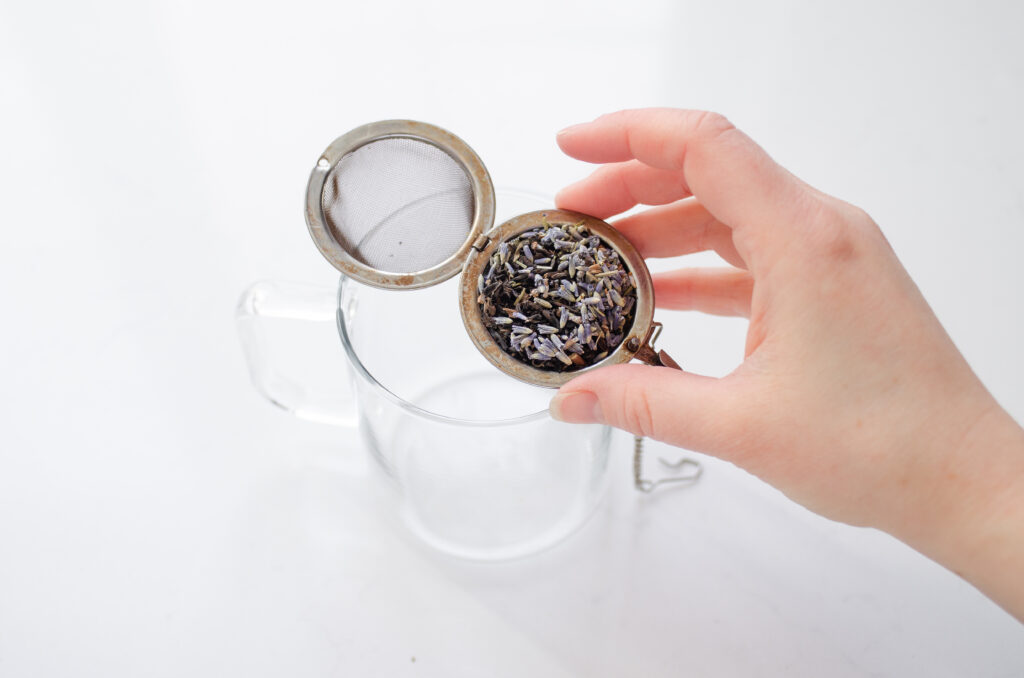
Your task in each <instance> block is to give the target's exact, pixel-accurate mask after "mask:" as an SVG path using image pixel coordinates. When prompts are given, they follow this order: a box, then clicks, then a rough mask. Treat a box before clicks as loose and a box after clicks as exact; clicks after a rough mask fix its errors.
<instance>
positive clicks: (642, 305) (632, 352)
mask: <svg viewBox="0 0 1024 678" xmlns="http://www.w3.org/2000/svg"><path fill="white" fill-rule="evenodd" d="M545 220H546V221H547V222H548V223H550V224H579V223H581V222H582V224H583V225H584V226H586V227H587V228H588V229H589V230H590V232H591V233H593V234H594V235H596V236H598V237H599V238H601V239H602V240H603V241H604V242H605V243H606V244H608V245H609V246H610V247H612V248H613V249H615V251H617V252H618V253H619V256H620V257H622V260H623V261H624V262H625V263H626V266H627V267H628V268H629V271H630V272H631V273H632V274H633V279H634V280H635V282H636V310H635V311H634V313H633V324H632V325H631V326H630V328H629V332H627V333H626V334H625V335H624V336H623V337H622V342H621V343H620V344H619V345H618V347H616V349H615V350H614V351H612V352H611V353H610V354H608V356H607V357H605V358H604V359H603V360H600V361H598V362H596V363H594V364H593V365H588V366H587V367H583V368H580V369H578V370H572V371H570V372H555V371H551V370H542V369H539V368H536V367H533V366H531V365H528V364H526V363H524V362H521V361H519V360H517V359H516V358H514V357H512V356H511V355H509V354H508V353H506V352H505V351H504V350H503V349H502V348H501V347H500V346H499V345H498V344H497V342H495V341H494V339H492V338H491V335H490V333H489V332H488V331H487V328H486V327H484V322H483V317H482V315H481V312H480V303H479V301H478V295H479V293H478V291H477V284H476V281H477V277H478V276H479V275H480V274H481V273H482V272H483V268H484V266H485V265H486V264H487V262H488V260H490V258H491V255H492V254H494V252H495V250H496V249H497V248H498V246H499V245H500V244H501V243H502V242H504V241H506V240H508V239H510V238H514V237H515V236H517V235H519V234H520V233H524V232H526V231H529V230H530V229H532V228H536V227H537V226H540V225H541V224H542V223H543V222H544V221H545ZM459 310H460V311H461V313H462V321H463V323H464V324H465V326H466V330H467V331H468V332H469V337H470V339H471V340H472V341H473V344H474V345H475V346H476V347H477V349H479V351H480V353H482V354H483V356H484V357H485V358H486V359H487V360H488V361H490V362H491V363H492V364H493V365H494V366H495V367H497V368H498V369H500V370H501V371H502V372H504V373H505V374H508V375H509V376H512V377H515V378H516V379H519V380H520V381H524V382H526V383H529V384H534V385H537V386H548V387H552V388H557V387H559V386H561V385H562V384H565V383H567V382H569V381H570V380H572V379H574V378H576V377H578V376H579V375H581V374H584V373H586V372H590V371H592V370H596V369H598V368H600V367H604V366H606V365H617V364H620V363H627V362H629V361H630V360H632V359H633V358H634V357H635V356H636V354H637V352H638V350H639V349H640V347H642V346H645V345H646V343H647V340H648V337H649V334H650V332H651V328H652V326H653V324H654V283H653V282H652V280H651V273H650V271H649V270H648V269H647V264H646V263H645V262H644V259H643V257H642V256H641V255H640V252H638V251H637V249H636V248H635V247H634V246H633V244H632V243H630V242H629V240H627V239H626V237H625V236H624V235H622V233H620V232H619V231H617V230H616V229H615V228H613V227H612V226H610V225H609V224H608V223H606V222H604V221H602V220H601V219H598V218H597V217H592V216H590V215H587V214H582V213H580V212H572V211H570V210H559V209H550V210H539V211H536V212H527V213H526V214H520V215H519V216H516V217H513V218H511V219H509V220H508V221H506V222H504V223H503V224H501V225H500V226H498V227H496V228H494V229H492V230H491V231H489V232H487V233H485V234H484V235H483V236H482V237H480V238H478V239H477V241H476V242H474V243H473V247H472V248H471V250H470V252H469V255H468V257H467V259H466V263H465V266H463V269H462V280H461V283H460V286H459ZM631 347H635V348H631Z"/></svg>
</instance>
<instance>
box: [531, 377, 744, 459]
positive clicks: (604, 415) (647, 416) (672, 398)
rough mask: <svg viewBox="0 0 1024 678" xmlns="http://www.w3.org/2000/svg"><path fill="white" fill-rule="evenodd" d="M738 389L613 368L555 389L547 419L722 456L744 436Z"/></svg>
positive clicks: (729, 383)
mask: <svg viewBox="0 0 1024 678" xmlns="http://www.w3.org/2000/svg"><path fill="white" fill-rule="evenodd" d="M738 391H739V388H738V385H737V384H735V383H734V380H733V378H732V377H725V378H723V379H716V378H712V377H703V376H700V375H696V374H691V373H688V372H682V371H680V370H675V369H672V368H668V367H651V366H648V365H612V366H609V367H604V368H601V369H599V370H595V371H593V372H589V373H586V374H582V375H580V376H579V377H577V378H576V379H573V380H572V381H570V382H569V383H568V384H566V385H565V386H563V387H562V388H560V389H559V391H558V393H557V394H555V397H554V398H552V400H551V404H550V406H549V409H550V412H551V416H552V417H553V418H555V419H557V420H558V421H564V422H568V423H573V424H582V423H602V424H608V425H610V426H614V427H616V428H621V429H624V430H626V431H629V432H630V433H632V434H633V435H637V436H644V437H647V438H653V439H655V440H660V441H662V442H665V443H669V444H671V445H678V446H679V447H685V448H687V449H691V450H697V451H701V452H710V453H715V452H721V451H725V449H726V448H728V447H729V446H730V444H731V443H734V442H735V441H736V440H737V439H738V438H742V432H741V430H740V429H742V428H743V427H744V424H745V422H744V421H743V420H744V416H743V414H742V413H743V411H744V409H745V408H744V407H743V406H742V405H741V400H742V398H741V397H740V394H739V392H738Z"/></svg>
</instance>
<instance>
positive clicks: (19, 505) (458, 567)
mask: <svg viewBox="0 0 1024 678" xmlns="http://www.w3.org/2000/svg"><path fill="white" fill-rule="evenodd" d="M254 4H255V3H237V4H234V5H227V4H219V3H207V2H173V3H172V2H134V3H129V2H125V3H123V4H121V5H117V6H115V5H114V3H110V4H104V5H103V6H100V7H97V6H93V5H92V4H86V3H71V2H65V3H62V4H58V5H50V4H39V3H14V2H9V3H5V4H4V5H2V6H0V91H3V97H2V101H3V104H2V106H0V120H2V123H3V124H2V125H0V195H2V199H0V208H2V210H3V211H2V214H3V227H2V230H0V289H3V290H4V301H3V313H2V322H0V328H2V331H0V374H2V377H3V388H2V389H0V413H2V414H0V421H2V425H0V676H4V677H5V678H6V677H7V676H12V677H21V676H72V675H73V676H142V675H145V676H181V675H209V676H246V677H247V678H248V677H252V676H336V675H338V676H340V675H346V676H347V675H353V676H364V675H388V676H390V675H405V674H406V673H408V674H412V675H423V676H463V675H465V676H481V675H487V676H538V677H539V676H633V675H637V676H639V675H647V676H670V675H713V676H733V675H751V674H753V675H776V676H822V675H828V676H847V675H849V676H862V675H879V676H895V675H929V676H967V675H970V676H1019V675H1022V674H1024V627H1022V626H1021V625H1020V624H1019V623H1017V622H1016V621H1014V620H1013V619H1012V618H1011V617H1010V616H1009V615H1007V614H1006V613H1005V612H1003V611H1002V610H1000V609H999V608H998V607H997V606H996V605H994V604H993V603H991V602H990V601H988V600H987V599H986V598H984V597H983V596H981V595H980V594H979V593H977V592H976V591H975V590H974V589H972V588H971V587H970V586H969V585H967V584H965V583H964V582H962V581H960V580H959V579H958V578H957V577H956V576H955V575H953V574H951V573H949V572H947V571H945V570H943V569H942V568H940V567H938V566H937V565H935V564H933V563H931V562H930V561H928V560H927V559H925V558H923V557H922V556H920V555H918V554H916V553H915V552H913V551H911V550H910V549H908V548H907V547H905V546H903V545H901V544H899V543H898V542H896V541H894V540H893V539H891V538H889V537H887V536H886V535H883V534H880V533H878V532H875V531H872V530H865V529H858V528H853V527H849V526H845V525H840V524H836V523H832V522H829V521H826V520H824V519H822V518H820V517H817V516H815V515H813V514H811V513H809V512H807V511H806V510H804V509H802V508H800V507H799V506H796V505H794V504H793V503H791V502H789V501H788V500H787V499H786V498H785V497H783V496H782V495H781V494H779V493H778V492H776V491H775V490H773V489H771V488H770V487H767V486H765V485H764V484H763V483H761V482H760V481H758V480H756V479H754V478H752V477H751V476H749V475H747V474H746V473H744V472H742V471H740V470H738V469H736V468H735V467H732V466H730V465H728V464H725V463H722V462H719V461H716V460H714V459H710V458H705V457H699V458H700V459H701V460H702V461H703V462H704V464H705V474H704V477H703V478H702V479H701V480H700V482H699V483H698V484H696V485H694V486H692V487H687V488H682V489H676V490H672V491H666V492H664V493H659V494H655V495H651V496H645V495H641V494H638V493H636V492H635V491H634V490H633V489H632V486H631V477H630V467H629V464H630V459H629V447H630V446H629V441H628V440H627V439H626V438H625V436H620V437H619V438H617V439H616V441H615V444H614V454H613V459H612V463H613V469H612V471H613V476H612V478H613V479H612V487H611V490H610V492H609V495H608V497H607V498H606V500H605V501H604V502H603V503H602V505H601V506H600V508H599V509H598V511H597V512H596V514H595V515H594V516H593V517H592V519H591V520H590V521H589V522H588V523H587V524H586V525H585V526H584V527H583V528H582V529H581V530H580V531H579V532H578V533H576V534H575V535H573V536H572V537H570V538H569V539H568V540H566V541H565V542H563V543H561V544H560V545H558V546H557V547H555V548H553V549H551V550H549V551H547V552H545V553H542V554H540V555H536V556H533V557H529V558H525V559H521V560H517V561H512V562H507V563H501V564H481V563H470V562H465V561H458V560H453V559H450V558H447V557H445V556H442V555H440V554H437V553H434V552H432V551H430V550H428V549H426V548H424V547H422V546H420V545H419V544H418V543H417V542H415V541H414V540H413V539H412V538H411V537H409V536H408V535H407V534H406V533H405V532H404V531H403V530H402V529H401V527H400V526H398V525H397V524H396V521H395V518H394V517H393V516H392V514H391V513H390V512H389V511H388V507H387V503H386V501H385V500H384V498H382V497H381V496H380V493H379V488H378V487H377V486H376V485H375V484H374V483H373V482H370V481H369V479H368V475H369V470H370V466H369V465H370V462H369V461H368V460H367V458H366V457H365V456H364V455H363V453H362V452H361V450H360V449H359V447H360V442H359V439H358V437H357V436H356V435H355V434H353V433H351V432H350V431H346V430H344V429H336V428H332V427H329V426H326V425H320V424H311V423H308V422H302V421H299V420H296V419H294V418H292V417H290V416H289V415H287V414H285V413H283V412H280V411H278V410H275V409H273V408H272V407H271V406H270V405H268V404H266V403H265V402H264V401H262V400H261V399H260V398H259V396H258V395H257V394H256V393H255V392H254V391H253V390H252V388H251V386H250V384H249V382H248V375H247V373H246V369H245V365H244V361H243V359H242V356H241V352H240V348H239V343H238V339H237V337H236V335H235V330H234V326H233V323H232V312H233V306H234V303H235V301H236V299H237V298H238V295H239V294H240V293H241V291H242V289H243V288H244V287H245V286H246V285H247V284H248V283H249V282H250V281H253V280H256V279H260V278H282V279H290V280H300V281H309V282H315V283H324V284H331V283H332V282H333V280H334V277H335V276H334V273H333V270H332V269H330V267H329V266H328V265H327V264H326V263H325V262H324V261H323V259H322V258H321V257H320V256H319V254H317V253H316V251H315V250H314V248H313V246H312V244H311V242H310V240H309V236H308V235H307V233H306V231H305V225H304V223H303V218H302V212H301V201H302V194H303V190H304V187H305V181H306V176H307V174H308V172H309V170H310V168H311V167H312V165H313V163H314V161H315V159H316V157H317V154H318V153H319V152H320V151H321V150H322V149H323V147H324V146H325V145H326V143H327V142H329V141H330V140H331V139H333V138H334V137H335V136H336V135H338V134H340V133H341V132H343V131H345V130H347V129H350V128H352V127H355V126H356V125H359V124H362V123H364V122H368V121H372V120H378V119H384V118H395V117H406V118H414V119H421V120H427V121H430V122H434V123H436V124H439V125H442V126H444V127H446V128H448V129H451V130H453V131H455V132H456V133H457V134H459V135H460V136H461V137H462V138H464V139H466V140H467V141H468V142H469V143H470V144H471V145H472V146H473V147H474V148H475V149H476V151H477V152H478V153H479V154H480V155H481V157H483V159H484V161H485V163H486V164H487V166H488V168H489V169H490V171H491V174H492V175H493V176H494V179H495V182H496V183H497V184H499V185H503V186H520V187H524V188H527V189H533V190H535V191H540V192H545V193H553V192H554V191H555V190H556V189H557V188H558V187H559V186H561V185H563V184H564V183H566V182H568V181H570V180H573V179H575V178H578V177H580V176H582V175H583V173H584V172H585V168H584V167H583V166H581V165H580V164H579V163H576V162H573V161H571V160H568V159H566V158H563V157H561V156H560V154H559V153H558V152H557V149H556V148H555V146H554V142H553V136H554V132H555V131H556V130H557V129H558V128H560V127H562V126H564V125H567V124H569V123H573V122H578V121H581V120H585V119H589V118H591V117H594V116H596V115H598V114H600V113H603V112H606V111H610V110H614V109H617V108H624V107H633V106H641V105H667V106H688V107H698V108H709V109H714V110H718V111H721V112H723V113H725V114H727V115H728V116H729V117H730V118H731V119H732V120H733V121H734V122H735V123H737V124H738V125H739V126H741V127H743V128H744V129H745V130H746V131H748V133H750V134H751V136H753V137H754V138H755V139H757V140H759V141H760V142H761V143H762V144H763V145H764V146H765V147H766V148H767V149H768V150H769V152H770V153H772V154H773V155H774V156H775V157H776V158H777V159H779V160H780V161H781V162H783V163H784V164H786V165H787V166H788V167H789V168H790V169H792V170H793V171H794V172H795V173H796V174H798V175H800V176H802V177H803V178H805V179H806V180H808V181H809V182H811V183H812V184H814V185H816V186H818V187H820V188H822V189H823V190H826V191H829V192H832V193H835V194H837V195H840V196H841V197H844V198H846V199H847V200H850V201H851V202H854V203H857V204H859V205H861V206H863V207H865V208H866V209H867V210H868V211H869V212H870V213H871V214H872V215H873V216H874V217H875V219H876V220H877V221H878V222H879V223H880V224H881V225H882V227H883V229H884V231H885V233H886V235H887V236H888V237H889V239H890V241H891V242H892V244H893V246H894V248H895V250H896V252H897V253H898V254H899V255H900V257H901V259H902V260H903V261H904V263H905V265H906V266H907V268H908V269H909V270H910V272H911V274H912V275H913V276H914V278H915V279H916V280H917V282H918V284H919V285H920V287H921V288H922V290H923V291H924V293H925V296H926V297H927V298H928V300H929V301H930V302H931V303H932V305H933V307H934V308H935V310H936V312H937V313H938V315H939V317H940V319H941V320H942V321H943V323H944V324H945V325H946V327H947V328H948V330H949V332H950V334H951V335H952V337H953V339H954V340H955V341H956V342H957V345H958V346H959V347H960V348H961V350H962V351H963V352H964V354H965V355H966V356H967V358H968V360H969V361H970V362H971V364H972V366H973V367H974V368H975V369H976V371H977V372H978V374H979V375H980V376H981V378H982V379H983V381H984V382H985V383H986V384H987V385H988V386H989V388H990V389H991V390H992V391H993V393H994V394H995V395H996V396H997V397H998V398H999V399H1000V401H1001V402H1002V403H1003V404H1004V406H1005V407H1006V408H1007V409H1008V410H1009V411H1010V412H1011V413H1012V414H1013V415H1014V416H1015V417H1016V418H1017V419H1018V420H1019V421H1020V420H1024V392H1022V391H1021V389H1020V386H1019V384H1020V381H1021V379H1022V377H1024V354H1022V353H1021V351H1020V350H1019V347H1020V346H1021V345H1022V343H1024V323H1022V321H1021V308H1022V304H1021V293H1022V291H1024V267H1022V266H1021V265H1020V251H1021V249H1022V245H1024V235H1022V232H1024V230H1022V224H1024V197H1022V196H1024V188H1022V187H1024V131H1022V129H1024V128H1022V126H1021V124H1020V121H1021V120H1022V119H1024V94H1022V92H1024V48H1022V47H1021V40H1020V35H1019V33H1020V27H1021V26H1022V25H1024V10H1022V9H1021V5H1020V4H1019V3H1008V2H1007V3H996V2H992V3H983V5H986V6H979V3H967V2H960V3H953V2H948V3H942V4H941V6H939V5H936V4H935V3H894V2H887V3H868V4H867V5H865V4H864V3H854V4H847V5H844V6H842V7H840V6H839V5H838V4H833V3H828V4H827V5H826V4H825V3H808V2H797V1H796V0H789V1H787V2H780V3H774V4H772V6H770V7H769V6H768V3H759V2H753V1H749V2H727V3H710V2H704V3H688V2H687V3H684V2H679V3H675V2H670V1H669V0H661V1H659V0H640V1H636V2H628V3H612V2H609V3H597V2H572V3H569V2H566V3H553V2H518V3H508V4H507V5H505V6H504V8H496V7H493V6H492V5H490V4H488V3H478V2H468V1H467V2H450V3H413V2H404V3H403V2H398V3H396V2H392V3H359V4H356V3H352V2H346V1H344V0H335V1H334V2H322V3H284V4H279V5H278V6H276V7H274V8H271V9H267V8H257V7H255V6H254ZM690 259H691V260H693V261H697V262H701V263H706V262H707V261H708V260H710V257H708V256H706V255H705V256H700V257H691V258H690ZM679 264H680V262H658V263H657V264H656V266H655V268H666V267H668V266H674V265H679ZM666 325H667V328H666V332H665V335H664V337H665V338H664V344H663V345H664V346H665V347H666V348H668V349H670V351H671V352H672V353H673V354H674V355H677V356H678V355H681V356H685V362H686V364H687V366H688V367H690V368H691V369H693V370H695V371H698V372H704V373H708V374H724V373H725V372H727V371H728V370H729V369H731V368H732V367H733V366H734V365H735V364H736V362H737V361H738V360H739V359H740V358H741V355H742V345H743V332H744V325H743V323H742V322H740V321H737V320H729V319H719V318H707V317H702V316H697V315H691V314H676V315H671V314H666ZM822 453H823V454H827V450H823V451H822ZM658 454H662V455H665V456H671V457H672V458H675V457H676V456H678V454H679V453H678V452H677V451H675V450H671V449H669V448H667V447H665V446H658V445H653V446H652V456H657V455H658Z"/></svg>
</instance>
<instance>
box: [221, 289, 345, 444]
mask: <svg viewBox="0 0 1024 678" xmlns="http://www.w3.org/2000/svg"><path fill="white" fill-rule="evenodd" d="M337 299H338V293H337V289H336V288H333V287H328V286H325V285H310V284H304V283H294V282H284V281H277V280H263V281H260V282H256V283H253V284H252V285H250V286H249V287H248V289H246V290H245V292H243V293H242V296H241V298H240V299H239V301H238V306H237V308H236V309H235V326H236V328H237V329H238V336H239V338H240V339H241V341H242V351H243V353H244V354H245V359H246V363H247V364H248V367H249V376H250V377H251V378H252V383H253V386H255V387H256V390H257V391H259V393H260V394H261V395H262V396H263V397H264V398H266V399H267V400H269V401H270V402H271V403H273V404H275V405H277V406H278V407H280V408H282V409H284V410H287V411H288V412H291V413H292V414H294V415H295V416H297V417H299V418H300V419H307V420H310V421H318V422H322V423H327V424H334V425H338V426H355V425H356V408H355V396H354V394H353V392H352V386H351V378H350V376H351V373H350V370H349V363H348V359H347V358H346V356H345V352H344V350H343V349H342V347H341V343H340V340H339V338H338V334H337V326H336V322H335V313H336V310H337V307H338V306H337V304H338V301H337Z"/></svg>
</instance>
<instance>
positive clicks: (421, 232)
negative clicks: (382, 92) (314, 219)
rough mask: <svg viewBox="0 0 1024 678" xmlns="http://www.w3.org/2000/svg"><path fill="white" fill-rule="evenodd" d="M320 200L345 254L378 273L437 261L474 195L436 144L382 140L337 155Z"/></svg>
mask: <svg viewBox="0 0 1024 678" xmlns="http://www.w3.org/2000/svg"><path fill="white" fill-rule="evenodd" d="M321 204H322V207H323V211H324V217H325V219H326V221H327V225H328V227H329V228H330V229H331V230H332V231H333V232H334V234H335V237H336V238H337V240H338V242H339V243H340V244H341V245H342V246H343V247H344V248H345V249H346V250H347V251H348V253H349V254H350V255H352V256H353V257H354V258H356V259H357V260H359V261H360V262H362V263H364V264H366V265H367V266H371V267H373V268H376V269H378V270H380V271H386V272H388V273H413V272H416V271H422V270H426V269H428V268H431V267H433V266H436V265H437V264H439V263H441V262H442V261H444V260H445V259H447V258H448V257H450V256H451V255H452V254H454V253H455V252H456V251H457V250H458V249H459V247H461V246H462V244H463V243H464V242H465V241H466V238H467V237H468V235H469V232H470V228H471V226H472V223H473V206H474V196H473V189H472V184H471V182H470V180H469V177H468V176H467V175H466V172H465V171H464V170H463V168H462V166H461V165H459V163H457V162H456V161H455V160H454V159H452V158H451V157H450V156H449V155H448V154H447V153H445V152H444V151H442V150H441V149H439V148H437V147H436V146H433V145H432V144H429V143H427V142H424V141H418V140H416V139H409V138H386V139H380V140H378V141H374V142H371V143H369V144H366V145H365V146H361V147H360V148H358V149H356V150H355V151H352V152H351V153H349V154H348V155H346V156H344V157H343V158H342V159H341V160H340V161H338V164H337V165H335V167H334V169H332V170H331V172H330V173H329V174H328V176H327V181H326V183H325V184H324V189H323V194H322V196H321Z"/></svg>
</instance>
